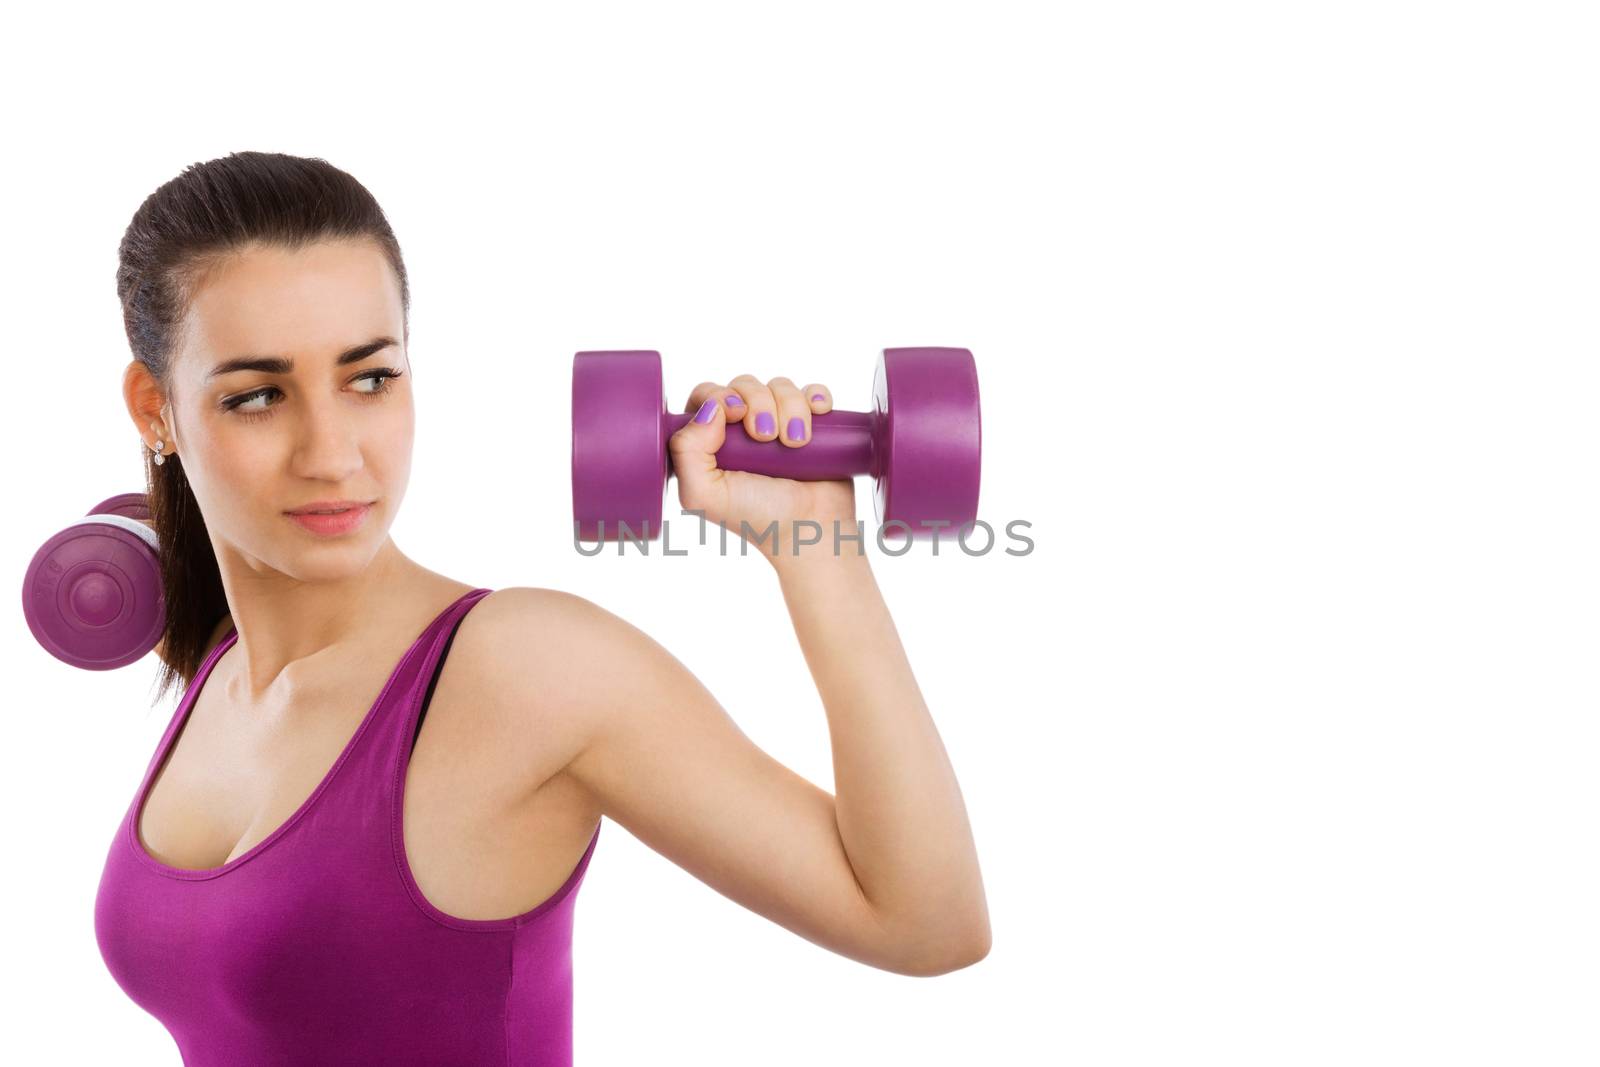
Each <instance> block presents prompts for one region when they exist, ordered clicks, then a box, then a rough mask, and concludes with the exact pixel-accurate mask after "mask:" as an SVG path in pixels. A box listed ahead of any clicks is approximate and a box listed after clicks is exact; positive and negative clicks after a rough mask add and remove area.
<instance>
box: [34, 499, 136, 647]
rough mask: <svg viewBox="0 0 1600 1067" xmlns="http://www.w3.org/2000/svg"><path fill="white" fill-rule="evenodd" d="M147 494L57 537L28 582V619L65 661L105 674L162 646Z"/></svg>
mask: <svg viewBox="0 0 1600 1067" xmlns="http://www.w3.org/2000/svg"><path fill="white" fill-rule="evenodd" d="M149 518H150V511H149V507H148V506H147V504H146V501H145V495H144V494H143V493H118V494H117V495H116V496H114V497H110V498H108V499H106V500H102V501H101V502H100V503H98V504H96V505H95V506H94V507H93V508H91V509H90V511H89V514H88V515H87V516H85V517H84V518H81V519H78V520H76V521H74V522H72V523H69V524H68V525H67V526H65V527H63V528H62V529H60V530H58V531H57V532H56V533H54V534H52V535H51V536H50V537H49V538H48V539H47V540H46V541H45V542H44V544H42V545H40V546H39V550H38V551H37V552H35V553H34V555H33V559H32V560H31V561H30V562H29V564H28V570H27V573H26V574H24V575H23V578H22V615H23V618H25V619H26V620H27V622H28V629H30V630H32V631H33V636H34V638H35V639H36V640H37V641H38V642H39V644H40V646H41V647H43V648H44V650H45V651H47V652H49V653H50V654H51V655H52V656H54V657H55V658H56V659H58V660H60V661H61V662H63V663H69V664H71V665H72V666H74V667H82V668H84V669H85V670H91V671H106V670H112V669H114V668H117V667H121V666H124V665H126V664H129V663H132V662H134V661H135V660H138V659H139V658H141V657H142V656H144V654H145V653H146V652H149V651H150V650H151V649H152V648H154V647H155V646H156V645H157V644H158V643H159V642H160V640H161V633H162V630H163V628H164V626H165V624H166V600H165V596H164V593H163V590H162V585H161V561H160V559H159V557H158V555H157V551H156V549H157V544H158V542H157V539H156V533H155V531H154V530H152V529H150V527H149V526H148V525H146V522H147V521H148V520H149Z"/></svg>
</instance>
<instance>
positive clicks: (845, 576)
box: [773, 550, 989, 958]
mask: <svg viewBox="0 0 1600 1067" xmlns="http://www.w3.org/2000/svg"><path fill="white" fill-rule="evenodd" d="M773 564H774V567H775V568H776V569H777V571H778V575H779V582H780V585H781V586H782V589H783V596H784V600H785V602H786V603H787V605H788V608H789V614H790V617H791V618H792V620H793V622H794V628H795V634H796V636H797V637H798V638H799V642H800V648H801V651H802V652H803V653H804V655H805V658H806V663H807V665H808V666H809V668H810V670H811V675H812V678H813V679H814V680H815V681H816V685H817V691H818V693H819V695H820V696H821V698H822V704H823V708H824V709H825V711H826V713H827V719H828V729H829V733H830V735H831V737H832V742H833V769H834V793H835V810H836V819H837V822H838V825H839V836H840V839H841V840H842V841H843V843H844V848H845V852H846V854H847V855H848V857H849V860H850V864H851V866H852V867H853V868H854V869H855V872H856V878H857V880H858V881H859V882H860V884H861V887H862V890H863V892H864V893H865V895H866V897H867V899H868V901H869V902H871V904H872V905H873V907H874V909H875V910H876V911H877V912H878V914H879V916H880V917H881V918H882V921H883V922H884V924H885V925H886V927H888V928H889V929H891V930H893V931H895V932H896V933H897V934H899V935H901V936H904V937H905V938H906V939H907V941H908V943H910V944H911V945H913V946H914V948H915V950H916V951H917V952H918V953H921V954H924V955H926V956H928V957H930V958H950V957H958V956H961V955H964V954H966V953H969V952H972V951H978V952H980V954H981V952H983V951H987V946H988V941H989V915H988V905H987V902H986V900H985V897H984V891H983V880H982V877H981V875H980V873H979V869H978V857H977V848H976V845H975V844H974V842H973V838H972V828H971V825H970V824H969V822H968V819H967V811H966V806H965V804H964V803H963V801H962V798H961V789H960V786H959V785H958V784H957V782H956V776H955V771H954V769H953V768H952V767H951V765H950V759H949V756H948V755H947V754H946V752H945V749H944V743H943V742H942V741H941V739H940V737H939V731H938V730H937V729H936V728H935V726H934V723H933V717H932V716H931V715H930V714H929V712H928V707H927V705H926V704H925V703H924V701H923V699H922V693H921V691H920V690H919V689H918V687H917V681H916V678H915V677H914V676H913V674H912V671H911V664H910V662H909V661H908V660H907V658H906V653H905V649H904V647H903V646H902V645H901V643H900V637H899V634H898V633H897V632H896V630H895V626H894V622H893V620H892V619H891V618H890V615H889V608H888V605H887V604H885V603H884V600H883V596H882V593H881V592H880V591H879V589H878V585H877V581H876V580H875V579H874V577H873V574H872V570H871V567H870V566H869V565H868V562H867V557H865V556H857V555H855V554H854V553H853V552H850V551H848V550H846V551H845V552H844V553H843V554H841V555H837V556H836V555H833V554H831V553H822V552H819V553H817V554H815V555H805V554H802V555H801V556H799V557H793V556H783V557H778V558H775V559H774V560H773Z"/></svg>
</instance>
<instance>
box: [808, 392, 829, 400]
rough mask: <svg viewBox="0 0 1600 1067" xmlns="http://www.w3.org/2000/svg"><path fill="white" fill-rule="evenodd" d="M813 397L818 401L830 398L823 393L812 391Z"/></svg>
mask: <svg viewBox="0 0 1600 1067" xmlns="http://www.w3.org/2000/svg"><path fill="white" fill-rule="evenodd" d="M811 399H812V400H817V401H822V400H826V399H828V398H827V397H825V396H823V395H822V394H821V393H812V394H811Z"/></svg>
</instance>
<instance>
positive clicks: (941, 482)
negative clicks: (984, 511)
mask: <svg viewBox="0 0 1600 1067" xmlns="http://www.w3.org/2000/svg"><path fill="white" fill-rule="evenodd" d="M872 408H873V414H874V416H875V423H876V427H877V432H876V433H875V435H874V437H873V452H874V455H873V471H872V475H873V487H872V502H873V507H874V510H875V511H876V513H877V516H878V522H879V524H880V525H881V526H882V527H883V537H884V540H886V541H887V540H898V539H901V538H903V537H906V536H910V537H912V538H913V539H922V538H933V537H934V536H936V535H937V536H938V537H939V539H941V540H942V539H944V538H946V537H954V536H956V534H958V533H959V532H960V530H961V528H962V526H964V525H966V524H968V523H971V522H973V521H974V520H975V519H977V517H978V486H979V483H980V475H981V474H982V468H983V463H982V455H983V427H982V420H981V418H980V415H979V408H978V368H977V364H976V363H975V362H974V361H973V359H972V352H971V351H970V350H968V349H965V348H886V349H884V350H883V353H882V354H881V355H880V356H879V357H878V366H877V369H876V370H875V371H874V372H873V376H872ZM897 522H903V523H905V524H906V527H909V529H906V528H902V527H900V526H898V525H894V524H895V523H897ZM925 522H936V523H948V524H949V525H938V526H925V525H923V524H924V523H925Z"/></svg>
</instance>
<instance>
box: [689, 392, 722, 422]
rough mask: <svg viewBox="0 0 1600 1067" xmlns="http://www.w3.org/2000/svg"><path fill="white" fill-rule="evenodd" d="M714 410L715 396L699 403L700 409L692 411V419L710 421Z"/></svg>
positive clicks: (715, 404)
mask: <svg viewBox="0 0 1600 1067" xmlns="http://www.w3.org/2000/svg"><path fill="white" fill-rule="evenodd" d="M716 410H717V398H716V397H711V398H710V399H709V400H707V401H706V402H705V403H704V404H701V405H700V410H699V411H697V412H695V413H694V421H695V422H710V421H711V416H712V415H713V414H714V413H715V412H716Z"/></svg>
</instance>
